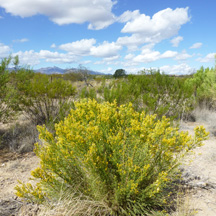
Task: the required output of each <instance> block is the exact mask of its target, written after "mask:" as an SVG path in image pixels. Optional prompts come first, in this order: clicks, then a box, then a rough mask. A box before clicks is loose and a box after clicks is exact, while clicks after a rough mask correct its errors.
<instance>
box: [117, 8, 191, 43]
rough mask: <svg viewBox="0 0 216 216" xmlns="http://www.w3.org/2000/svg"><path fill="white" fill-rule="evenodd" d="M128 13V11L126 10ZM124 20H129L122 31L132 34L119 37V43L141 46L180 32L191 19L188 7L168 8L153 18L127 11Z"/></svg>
mask: <svg viewBox="0 0 216 216" xmlns="http://www.w3.org/2000/svg"><path fill="white" fill-rule="evenodd" d="M125 13H126V12H125ZM121 20H122V21H123V20H129V21H128V22H127V23H126V24H125V26H124V27H123V29H122V30H121V32H122V33H131V34H132V35H131V36H125V37H119V38H118V40H117V43H119V44H122V45H128V46H139V45H141V44H144V43H159V42H160V41H162V40H164V39H168V38H170V37H173V36H174V35H176V34H178V31H179V30H180V28H181V26H182V25H183V24H185V23H187V22H188V21H189V20H190V17H189V15H188V7H187V8H176V9H175V10H172V9H170V8H167V9H165V10H161V11H159V12H157V13H156V14H154V15H153V16H152V18H151V17H150V16H147V15H145V14H140V13H139V14H138V12H137V11H135V12H131V13H129V12H127V13H126V14H123V15H122V19H121Z"/></svg>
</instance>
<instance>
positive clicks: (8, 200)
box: [0, 151, 39, 216]
mask: <svg viewBox="0 0 216 216" xmlns="http://www.w3.org/2000/svg"><path fill="white" fill-rule="evenodd" d="M38 164H39V159H38V158H37V157H36V156H35V155H34V153H28V154H24V155H19V154H14V153H8V152H5V151H1V152H0V216H9V215H10V216H11V215H15V212H17V211H18V210H19V208H20V207H21V206H22V203H21V202H20V200H19V199H17V197H16V196H15V195H14V187H15V186H16V185H17V180H21V181H23V182H27V181H28V178H29V177H30V171H31V170H33V169H34V168H36V167H37V166H38Z"/></svg>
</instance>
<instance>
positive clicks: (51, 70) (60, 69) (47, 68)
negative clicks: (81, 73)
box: [35, 66, 65, 74]
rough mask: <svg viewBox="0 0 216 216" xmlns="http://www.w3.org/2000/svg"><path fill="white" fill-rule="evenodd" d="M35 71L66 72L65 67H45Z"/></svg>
mask: <svg viewBox="0 0 216 216" xmlns="http://www.w3.org/2000/svg"><path fill="white" fill-rule="evenodd" d="M35 72H40V73H44V74H63V73H65V69H62V68H59V67H56V66H54V67H45V68H40V69H37V70H35Z"/></svg>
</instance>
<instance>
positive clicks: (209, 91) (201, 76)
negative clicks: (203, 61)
mask: <svg viewBox="0 0 216 216" xmlns="http://www.w3.org/2000/svg"><path fill="white" fill-rule="evenodd" d="M187 82H188V85H191V86H193V88H194V94H195V96H196V101H197V103H198V104H199V105H201V106H202V105H205V106H207V107H208V108H214V107H215V105H216V104H215V102H216V96H215V95H216V69H215V68H206V69H205V68H204V67H201V68H200V69H199V70H198V71H197V72H196V73H195V74H194V75H193V77H192V78H191V79H189V80H188V81H187Z"/></svg>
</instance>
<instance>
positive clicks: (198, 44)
mask: <svg viewBox="0 0 216 216" xmlns="http://www.w3.org/2000/svg"><path fill="white" fill-rule="evenodd" d="M201 46H202V43H195V44H193V45H192V46H191V47H190V49H199V48H200V47H201Z"/></svg>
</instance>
